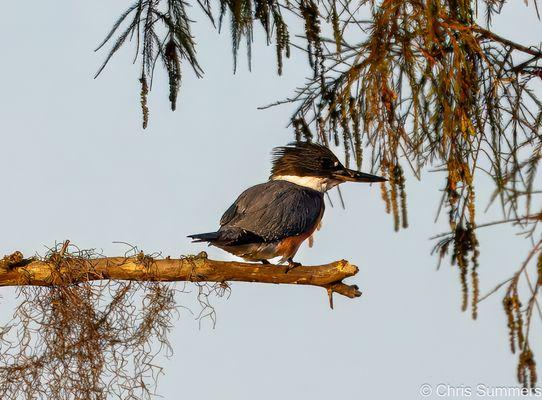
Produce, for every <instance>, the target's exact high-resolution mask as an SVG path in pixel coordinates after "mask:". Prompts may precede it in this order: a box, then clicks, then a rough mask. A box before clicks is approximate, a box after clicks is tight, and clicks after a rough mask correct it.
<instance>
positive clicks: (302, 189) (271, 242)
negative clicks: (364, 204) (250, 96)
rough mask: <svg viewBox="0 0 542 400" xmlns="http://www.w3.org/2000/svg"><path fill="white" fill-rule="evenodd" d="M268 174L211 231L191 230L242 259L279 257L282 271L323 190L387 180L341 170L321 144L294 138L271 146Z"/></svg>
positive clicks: (195, 238)
mask: <svg viewBox="0 0 542 400" xmlns="http://www.w3.org/2000/svg"><path fill="white" fill-rule="evenodd" d="M272 157H273V159H272V168H271V176H270V177H269V180H268V181H267V182H265V183H260V184H258V185H255V186H252V187H250V188H248V189H246V190H245V191H244V192H242V193H241V194H240V195H239V197H238V198H237V200H235V202H234V203H233V204H232V205H231V206H230V207H229V208H228V209H227V210H226V212H225V213H224V215H222V218H221V219H220V228H219V229H218V230H217V231H216V232H207V233H198V234H192V235H189V236H188V237H189V238H191V239H192V242H195V243H200V242H206V243H208V244H209V245H210V246H215V247H218V248H220V249H222V250H225V251H227V252H229V253H231V254H233V255H235V256H238V257H241V258H243V259H245V260H246V261H252V262H261V263H263V264H270V262H269V260H271V259H274V258H277V257H281V258H280V260H279V264H282V263H284V262H287V263H288V266H287V269H286V272H288V271H289V270H291V269H292V268H295V267H298V266H300V265H301V263H298V262H295V261H294V256H295V254H296V253H297V251H298V250H299V247H300V246H301V244H302V243H303V241H305V240H306V239H307V238H309V237H310V236H311V235H312V234H313V232H314V230H315V229H316V227H317V226H318V225H319V223H320V220H321V219H322V216H323V214H324V209H325V204H324V194H325V193H326V192H327V191H328V190H330V189H332V188H333V187H335V186H337V185H339V184H341V183H344V182H367V183H373V182H384V181H386V180H387V179H385V178H383V177H380V176H376V175H371V174H367V173H363V172H360V171H355V170H352V169H348V168H346V167H345V166H344V165H343V164H342V163H341V162H340V161H339V159H338V158H337V157H336V156H335V154H333V152H332V151H331V150H330V149H329V148H328V147H326V146H324V145H321V144H318V143H314V142H308V141H298V142H293V143H289V144H287V145H286V146H280V147H275V148H274V149H273V150H272Z"/></svg>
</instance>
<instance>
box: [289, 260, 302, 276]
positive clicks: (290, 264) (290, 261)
mask: <svg viewBox="0 0 542 400" xmlns="http://www.w3.org/2000/svg"><path fill="white" fill-rule="evenodd" d="M297 267H301V263H298V262H295V261H293V260H288V266H287V267H286V273H288V272H290V271H291V270H292V269H294V268H297Z"/></svg>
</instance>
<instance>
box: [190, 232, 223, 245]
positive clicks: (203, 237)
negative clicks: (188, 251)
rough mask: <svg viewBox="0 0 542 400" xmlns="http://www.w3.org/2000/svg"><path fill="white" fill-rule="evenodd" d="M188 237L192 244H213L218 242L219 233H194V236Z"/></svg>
mask: <svg viewBox="0 0 542 400" xmlns="http://www.w3.org/2000/svg"><path fill="white" fill-rule="evenodd" d="M188 237H189V238H190V239H192V243H200V242H209V243H213V242H216V241H217V240H219V237H220V233H219V232H207V233H196V234H194V235H188Z"/></svg>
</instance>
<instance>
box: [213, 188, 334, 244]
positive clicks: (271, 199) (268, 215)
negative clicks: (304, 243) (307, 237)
mask: <svg viewBox="0 0 542 400" xmlns="http://www.w3.org/2000/svg"><path fill="white" fill-rule="evenodd" d="M323 211H324V198H323V194H322V193H320V192H317V191H316V190H312V189H309V188H304V187H301V186H298V185H296V184H293V183H290V182H285V181H269V182H266V183H262V184H260V185H256V186H253V187H251V188H249V189H247V190H245V191H244V192H243V193H241V195H240V196H239V197H238V198H237V200H236V201H235V203H233V204H232V205H231V206H230V208H228V210H226V212H225V213H224V215H223V216H222V219H221V220H220V225H221V228H220V230H221V231H226V230H229V229H242V230H245V231H248V232H251V233H253V234H255V235H257V236H259V237H261V238H262V239H263V240H264V241H265V242H272V241H276V240H281V239H284V238H286V237H290V236H295V235H299V234H302V233H305V232H307V231H309V230H311V229H312V228H313V227H314V226H315V225H316V224H317V223H318V221H319V219H320V218H321V215H322V212H323Z"/></svg>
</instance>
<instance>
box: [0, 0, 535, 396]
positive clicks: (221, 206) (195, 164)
mask: <svg viewBox="0 0 542 400" xmlns="http://www.w3.org/2000/svg"><path fill="white" fill-rule="evenodd" d="M0 4H1V5H2V14H3V15H4V16H9V18H3V21H2V23H1V24H0V38H2V48H3V50H4V53H3V54H4V56H3V60H2V63H0V76H2V77H3V79H2V85H1V86H2V97H1V99H0V148H1V149H2V156H1V157H0V177H1V182H2V189H3V190H2V196H0V221H1V226H2V229H0V254H5V253H9V252H11V251H13V250H16V249H17V250H21V251H23V252H24V253H25V254H32V253H34V252H35V251H38V252H42V253H43V252H44V250H45V247H44V246H45V245H51V244H53V243H54V242H55V241H62V240H64V239H66V238H68V239H70V240H71V241H72V242H73V243H75V244H77V245H79V246H80V247H82V248H97V249H100V250H102V251H103V252H104V253H106V254H110V255H115V254H120V253H123V252H124V250H125V249H124V248H122V247H121V246H119V245H116V244H113V243H112V242H113V241H124V242H129V243H132V244H135V245H137V246H139V247H140V248H142V249H144V250H146V251H150V252H152V251H162V252H163V253H164V254H169V255H172V256H175V255H179V254H189V253H197V252H199V251H201V250H202V249H203V247H202V246H201V245H195V244H191V243H190V242H189V240H188V239H186V235H187V234H190V233H196V232H203V231H209V230H213V229H214V228H216V227H217V224H218V220H219V218H220V216H221V215H222V212H223V211H224V210H225V209H226V208H227V207H228V206H229V204H230V203H231V202H232V201H233V200H234V199H235V198H236V197H237V195H238V194H239V193H240V191H242V190H243V189H245V188H246V187H248V186H251V185H253V184H256V183H259V182H262V181H265V180H266V179H267V176H268V174H269V166H270V162H269V153H270V150H271V148H272V147H273V146H276V145H282V144H284V143H286V142H288V141H290V140H291V139H292V132H291V131H290V130H289V129H286V127H285V126H286V123H287V121H288V118H289V115H290V112H291V108H288V107H287V106H286V107H282V108H274V109H271V110H267V111H258V110H257V109H256V107H257V106H260V105H264V104H267V103H269V102H272V101H274V100H277V99H280V98H283V97H286V96H288V95H289V94H291V93H292V91H293V89H294V88H295V87H296V86H297V85H299V84H300V83H301V82H302V81H303V79H304V76H305V74H307V72H308V66H307V63H306V60H305V59H304V58H303V57H294V58H293V59H292V60H290V61H286V62H285V68H284V76H283V77H281V78H278V77H277V76H276V72H275V50H274V47H269V48H265V47H263V46H261V45H260V44H259V43H262V40H261V39H262V37H261V35H259V34H258V35H256V38H257V39H260V40H257V43H256V45H255V46H254V49H253V54H254V59H253V72H252V73H249V72H248V71H247V69H246V66H245V65H246V64H245V62H244V57H243V56H242V55H241V58H240V60H239V61H240V62H239V68H238V73H237V75H235V76H234V75H232V58H231V51H230V43H229V32H227V30H226V31H225V32H223V34H222V35H221V36H219V35H218V34H217V33H216V32H214V31H212V30H211V29H210V26H209V23H208V22H207V21H206V20H204V18H203V17H202V16H201V15H200V14H199V13H195V19H196V20H197V21H198V22H197V23H196V24H195V25H194V33H195V35H196V40H197V43H198V57H199V60H200V63H201V65H202V67H203V68H204V70H205V72H206V74H205V77H204V78H203V79H200V80H197V79H195V77H194V76H193V74H192V73H191V72H190V71H189V68H187V67H185V68H184V77H183V83H182V88H181V92H180V94H179V103H178V107H177V109H178V111H176V112H175V113H172V112H170V111H169V104H168V101H167V94H166V90H167V83H166V82H165V81H164V79H163V78H164V75H163V74H161V73H160V74H157V77H158V79H157V80H156V82H155V88H154V90H153V92H152V93H151V95H150V96H149V105H150V107H151V114H150V123H149V128H148V129H147V130H146V131H142V129H141V116H140V109H139V87H138V84H137V83H138V82H137V79H138V73H139V69H138V67H136V66H130V62H131V59H132V57H133V51H132V50H127V49H124V50H123V51H121V52H120V53H119V55H118V57H116V58H115V59H113V61H112V62H111V64H110V65H109V67H108V68H107V69H106V70H105V71H104V73H103V74H102V76H101V77H100V78H99V79H97V80H93V75H94V73H95V71H96V70H97V68H98V66H99V65H100V63H101V62H102V60H103V57H104V55H105V54H104V53H99V54H95V53H93V51H92V50H93V48H95V46H96V44H97V43H99V41H100V40H101V38H102V37H103V35H104V34H105V33H106V31H107V29H109V27H110V26H111V24H112V22H113V20H114V18H115V17H116V16H117V15H118V14H119V12H120V11H121V10H122V9H123V8H124V7H125V6H126V5H127V4H128V3H126V2H105V1H95V2H72V1H67V0H61V1H57V2H11V1H9V2H8V1H5V0H0ZM507 11H508V12H509V17H508V18H509V19H508V20H507V21H508V22H507V23H501V24H499V25H498V32H499V33H503V34H509V35H511V36H512V37H513V38H515V39H517V40H522V41H524V42H526V43H531V44H536V40H539V38H540V37H541V36H542V35H541V34H542V29H541V24H540V22H537V20H536V18H535V17H534V13H533V12H532V11H533V10H532V9H526V8H525V6H523V2H517V5H516V6H508V10H507ZM407 184H408V195H409V197H408V203H409V216H410V221H411V227H410V228H409V229H408V230H406V231H403V232H401V233H398V234H397V233H394V232H393V229H392V221H391V219H390V218H389V216H387V215H386V214H385V213H384V205H383V203H382V201H381V199H380V192H379V188H378V186H373V187H369V186H366V185H354V184H352V185H350V186H343V194H344V197H345V200H346V202H347V209H346V210H343V209H341V208H340V207H335V208H331V207H328V209H327V211H326V214H325V216H324V220H323V228H322V230H321V231H320V232H318V234H317V235H316V240H315V246H314V247H313V248H312V249H309V248H308V247H307V246H306V245H304V246H303V247H302V249H301V251H300V252H299V253H298V257H297V259H298V261H301V262H303V263H305V264H320V263H326V262H330V261H333V260H337V259H341V258H346V259H348V260H350V261H351V262H352V263H354V264H357V265H358V266H359V267H360V273H359V274H358V276H356V277H355V278H354V279H352V281H353V282H355V283H356V284H358V285H359V286H360V288H361V290H362V291H363V296H362V297H361V298H359V299H355V300H350V299H344V298H339V297H337V298H336V300H335V304H336V306H335V310H334V311H331V310H329V308H328V306H327V297H326V295H325V293H324V291H323V290H319V289H316V288H312V287H294V286H275V285H258V284H241V283H235V284H233V285H232V289H233V290H232V295H231V297H230V298H229V299H228V300H225V299H222V300H217V301H215V306H216V309H217V314H218V323H217V325H216V328H214V329H213V328H212V327H211V326H209V324H205V323H204V324H203V326H202V328H201V329H200V328H199V327H198V323H197V322H196V321H194V320H193V319H192V317H190V316H187V315H185V316H184V317H182V318H181V319H180V320H179V321H177V322H176V324H175V329H174V331H173V332H172V334H171V339H172V343H173V345H174V351H175V355H174V357H173V358H171V359H169V360H166V361H164V365H165V367H166V370H165V371H166V375H165V376H164V377H163V378H162V379H161V384H160V386H159V389H158V393H159V394H161V395H162V396H164V398H165V399H168V400H173V399H178V398H194V397H196V398H199V399H203V400H207V399H209V400H211V399H217V398H223V399H232V400H254V399H259V400H264V399H277V398H287V399H289V398H300V399H305V398H307V399H309V398H310V399H313V400H320V399H322V400H324V399H325V400H328V399H330V398H350V399H362V398H373V399H394V398H397V397H398V396H402V397H403V398H406V399H414V398H417V397H418V387H419V386H420V385H421V384H422V383H425V382H429V383H432V384H437V383H440V382H445V383H449V384H451V385H460V384H465V385H475V384H477V383H485V384H488V385H515V384H516V380H515V359H514V357H513V356H512V355H510V354H509V351H508V338H507V330H506V322H505V318H504V315H503V313H502V311H501V310H502V308H501V296H500V295H497V296H495V297H493V298H491V299H489V300H487V301H486V302H484V303H483V304H482V305H481V307H480V316H479V320H478V321H476V322H473V321H472V320H471V319H470V317H469V315H467V314H463V313H461V312H460V309H459V308H460V285H459V281H458V277H457V275H458V274H457V271H456V270H455V269H451V268H449V267H448V266H447V265H444V266H443V268H441V270H440V271H439V272H435V269H436V268H435V266H436V260H435V259H434V258H432V257H431V256H430V255H429V253H430V250H431V247H432V246H433V244H434V243H432V242H430V241H429V240H428V238H429V237H430V236H432V235H434V234H436V233H440V232H442V231H444V230H445V229H446V226H445V224H434V223H433V220H434V217H435V213H436V210H437V204H438V201H439V198H440V196H439V192H438V189H439V188H441V187H442V184H443V179H442V177H441V176H438V175H436V174H428V173H426V174H424V175H423V181H422V183H420V182H416V181H414V180H413V179H409V180H408V182H407ZM484 187H485V188H486V189H488V188H489V186H487V185H486V184H484V183H482V184H481V185H480V186H479V188H478V193H483V192H484ZM333 196H334V197H335V198H336V195H335V194H333ZM479 208H480V209H482V207H479ZM489 219H490V217H489V216H488V217H487V220H489ZM510 233H511V231H510V230H508V229H507V228H495V229H492V230H486V231H482V232H481V249H482V256H481V268H480V275H481V287H482V293H484V292H486V291H487V290H488V289H490V288H492V287H493V285H494V284H496V283H499V282H501V281H502V280H503V279H504V278H506V277H508V276H509V275H510V274H511V273H512V272H513V271H514V269H515V268H516V267H517V266H518V265H519V263H520V262H521V260H522V259H523V257H524V256H525V254H526V250H527V248H528V244H527V243H525V242H523V241H522V240H521V239H516V238H514V237H513V236H512V235H511V234H510ZM208 252H209V254H210V256H211V257H213V258H218V259H229V255H227V254H225V253H223V252H221V251H219V250H216V249H212V248H210V249H208ZM12 293H13V291H12V290H11V289H3V290H1V291H0V294H2V295H3V299H1V300H0V302H1V304H2V309H3V310H4V312H3V314H4V315H5V318H8V314H9V312H10V310H12V307H13V305H14V301H13V299H12V298H11V297H12V296H11V295H12ZM186 296H188V297H187V300H186V301H187V302H189V301H190V300H188V298H189V297H190V295H186ZM178 300H179V302H180V303H183V301H184V300H183V298H182V297H179V299H178ZM538 328H540V326H538ZM538 332H540V331H538ZM533 341H534V343H533V344H534V345H535V347H536V346H538V347H539V348H540V347H541V346H540V343H539V341H536V340H533ZM539 350H542V349H539Z"/></svg>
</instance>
